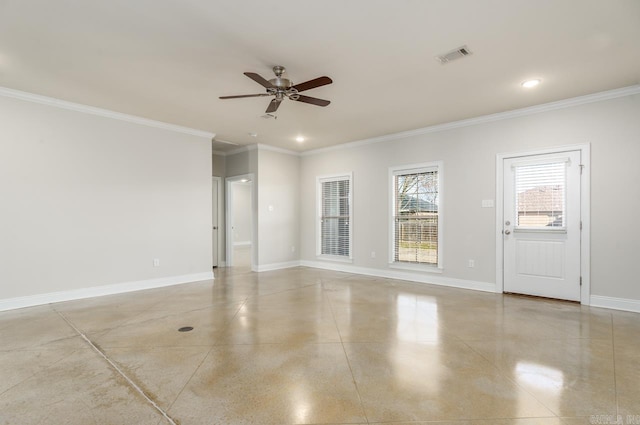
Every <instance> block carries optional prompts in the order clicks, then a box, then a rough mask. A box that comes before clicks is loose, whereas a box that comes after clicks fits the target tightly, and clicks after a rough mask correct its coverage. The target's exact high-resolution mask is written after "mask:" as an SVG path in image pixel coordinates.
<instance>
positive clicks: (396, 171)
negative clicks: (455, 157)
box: [388, 161, 444, 273]
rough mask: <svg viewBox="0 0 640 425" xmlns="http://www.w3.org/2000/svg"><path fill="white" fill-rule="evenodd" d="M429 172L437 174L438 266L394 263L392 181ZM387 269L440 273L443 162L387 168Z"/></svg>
mask: <svg viewBox="0 0 640 425" xmlns="http://www.w3.org/2000/svg"><path fill="white" fill-rule="evenodd" d="M430 171H437V173H438V180H437V182H438V264H435V265H434V264H427V263H409V262H402V261H395V254H396V252H395V247H396V241H395V235H396V220H395V207H396V195H397V194H396V191H395V184H394V179H395V177H396V176H398V175H403V174H415V173H424V172H430ZM388 179H389V196H388V199H389V219H388V221H389V268H396V269H403V270H413V271H424V272H432V273H442V271H443V264H444V263H443V258H442V253H443V251H444V250H443V246H444V244H443V241H444V217H443V214H442V211H443V206H444V195H443V193H444V191H443V188H444V165H443V161H431V162H424V163H419V164H408V165H400V166H394V167H389V177H388Z"/></svg>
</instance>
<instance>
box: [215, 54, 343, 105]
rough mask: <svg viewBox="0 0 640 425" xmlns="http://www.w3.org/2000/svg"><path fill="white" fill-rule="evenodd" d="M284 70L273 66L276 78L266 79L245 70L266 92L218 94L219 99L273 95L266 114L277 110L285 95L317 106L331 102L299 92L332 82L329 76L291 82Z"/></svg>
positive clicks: (281, 67)
mask: <svg viewBox="0 0 640 425" xmlns="http://www.w3.org/2000/svg"><path fill="white" fill-rule="evenodd" d="M284 72H285V68H284V66H280V65H276V66H274V67H273V73H274V74H276V78H272V79H271V80H266V79H264V78H263V77H261V76H260V75H258V74H256V73H255V72H245V73H244V75H246V76H247V77H249V78H251V79H252V80H253V81H255V82H256V83H258V84H260V85H261V86H263V87H264V88H265V89H267V92H266V93H258V94H243V95H239V96H220V99H238V98H242V97H263V96H275V98H273V99H272V100H271V103H269V106H268V107H267V110H266V111H265V112H266V113H267V114H270V113H272V112H275V111H277V110H278V107H279V106H280V103H281V102H282V101H283V100H284V98H285V97H288V98H289V99H290V100H295V101H297V102H303V103H309V104H311V105H317V106H327V105H328V104H329V103H331V102H330V101H328V100H324V99H318V98H316V97H310V96H305V95H303V94H300V92H303V91H306V90H310V89H314V88H316V87H320V86H325V85H327V84H331V83H333V81H332V80H331V78H329V77H326V76H325V77H318V78H314V79H313V80H309V81H305V82H304V83H300V84H293V81H291V80H289V79H288V78H284V77H283V76H282V75H283V74H284Z"/></svg>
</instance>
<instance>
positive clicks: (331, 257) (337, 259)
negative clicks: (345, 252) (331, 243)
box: [316, 255, 353, 264]
mask: <svg viewBox="0 0 640 425" xmlns="http://www.w3.org/2000/svg"><path fill="white" fill-rule="evenodd" d="M316 258H317V259H318V260H322V261H335V262H337V263H348V264H352V263H353V259H352V258H349V257H340V256H338V255H316Z"/></svg>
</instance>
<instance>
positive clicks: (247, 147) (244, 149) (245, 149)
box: [225, 145, 258, 156]
mask: <svg viewBox="0 0 640 425" xmlns="http://www.w3.org/2000/svg"><path fill="white" fill-rule="evenodd" d="M257 146H258V145H244V146H240V147H239V148H236V149H232V150H230V151H229V152H227V153H226V154H225V156H229V155H235V154H238V153H242V152H249V151H252V150H254V149H257V148H258V147H257Z"/></svg>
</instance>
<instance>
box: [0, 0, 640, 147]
mask: <svg viewBox="0 0 640 425" xmlns="http://www.w3.org/2000/svg"><path fill="white" fill-rule="evenodd" d="M638 42H640V1H639V0H535V1H532V0H394V1H391V0H387V1H381V0H348V1H345V0H325V1H314V2H311V1H300V0H278V1H264V0H247V1H240V0H233V1H231V0H229V1H227V0H224V1H222V0H206V1H205V0H179V1H178V0H173V1H172V0H109V1H98V0H56V1H52V0H0V86H4V87H8V88H12V89H16V90H22V91H27V92H31V93H36V94H41V95H45V96H51V97H54V98H58V99H63V100H68V101H71V102H77V103H82V104H86V105H91V106H96V107H100V108H105V109H110V110H114V111H118V112H122V113H127V114H132V115H137V116H141V117H146V118H150V119H154V120H159V121H164V122H167V123H172V124H177V125H182V126H187V127H192V128H195V129H199V130H205V131H210V132H213V133H216V134H217V136H216V137H217V138H219V139H222V140H227V141H231V142H235V143H238V144H253V143H263V144H268V145H272V146H278V147H282V148H287V149H291V150H298V151H301V150H309V149H316V148H321V147H326V146H331V145H335V144H339V143H345V142H350V141H355V140H362V139H366V138H370V137H375V136H381V135H385V134H390V133H396V132H400V131H406V130H412V129H416V128H422V127H427V126H431V125H435V124H441V123H445V122H451V121H457V120H461V119H465V118H471V117H476V116H480V115H485V114H490V113H495V112H501V111H507V110H512V109H516V108H522V107H526V106H531V105H536V104H541V103H546V102H550V101H555V100H560V99H566V98H570V97H575V96H579V95H584V94H589V93H595V92H599V91H604V90H609V89H614V88H620V87H626V86H630V85H634V84H638V83H640V47H639V46H638ZM465 44H466V45H467V46H468V48H469V49H470V50H471V51H472V52H473V54H472V55H471V56H468V57H466V58H464V59H461V60H459V61H455V62H451V63H449V64H447V65H441V64H440V63H439V62H438V61H436V60H435V59H434V57H435V56H436V55H438V54H441V53H445V52H447V51H449V50H451V49H454V48H457V47H459V46H461V45H465ZM273 65H284V66H285V67H286V68H287V71H288V76H289V78H291V79H292V80H293V81H294V83H298V82H303V81H306V80H310V79H312V78H315V77H319V76H322V75H327V76H329V77H331V78H332V79H333V81H334V83H333V84H331V85H329V86H324V87H320V88H317V89H313V90H309V91H308V92H305V94H306V95H309V96H314V97H319V98H323V99H329V100H331V102H332V103H331V105H329V106H327V107H326V108H321V107H317V106H313V105H307V104H303V103H299V102H292V101H289V100H285V103H283V104H282V105H281V107H280V109H279V110H278V112H277V114H276V115H277V116H278V119H277V120H273V119H269V120H267V119H264V118H261V116H262V115H264V111H265V109H266V107H267V105H268V103H269V98H266V97H263V98H249V99H234V100H219V99H218V96H223V95H235V94H249V93H260V92H261V91H262V90H263V89H262V87H261V86H259V85H258V84H256V83H255V82H254V81H252V80H250V79H249V78H247V77H246V76H244V75H243V74H242V73H243V72H245V71H250V72H256V73H259V74H261V75H262V76H263V77H265V78H267V79H269V78H272V77H273V74H272V71H271V67H272V66H273ZM529 78H541V79H542V80H543V83H542V84H541V85H540V86H538V87H537V88H535V89H528V90H527V89H523V88H522V87H521V86H520V83H521V82H522V81H523V80H526V79H529ZM253 132H255V133H257V134H258V137H255V138H254V137H251V136H249V133H253ZM298 135H304V136H305V137H306V138H307V140H306V141H305V142H304V143H302V144H300V143H297V142H296V141H295V137H296V136H298ZM219 146H225V145H219ZM227 146H230V147H232V146H231V145H227Z"/></svg>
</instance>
